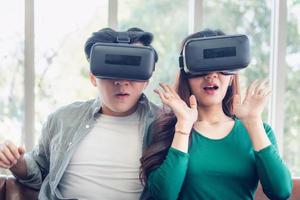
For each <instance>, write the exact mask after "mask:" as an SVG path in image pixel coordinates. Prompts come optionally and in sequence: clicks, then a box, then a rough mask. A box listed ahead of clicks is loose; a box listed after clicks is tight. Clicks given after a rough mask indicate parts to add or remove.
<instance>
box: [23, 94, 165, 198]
mask: <svg viewBox="0 0 300 200" xmlns="http://www.w3.org/2000/svg"><path fill="white" fill-rule="evenodd" d="M138 107H139V109H138V110H139V133H140V134H141V137H142V138H143V142H142V147H143V149H144V148H145V145H146V144H145V143H146V142H145V141H146V140H147V139H148V135H147V130H148V127H149V125H150V124H151V123H152V122H153V120H154V119H155V118H156V117H157V115H158V113H159V108H158V107H157V106H155V105H154V104H152V103H151V102H149V101H148V99H147V98H146V97H145V95H142V96H141V98H140V100H139V102H138ZM100 108H101V101H100V99H99V98H98V99H94V100H90V101H87V102H75V103H73V104H70V105H68V106H65V107H62V108H61V109H59V110H57V111H56V112H54V113H53V114H51V115H50V116H49V117H48V120H47V122H46V123H45V124H44V126H43V129H42V134H41V137H40V140H39V143H38V145H37V146H36V147H35V148H34V150H33V151H31V152H29V153H26V154H25V156H24V158H25V160H26V164H27V175H28V176H27V178H26V180H22V179H18V180H19V182H20V183H22V184H25V185H27V186H29V187H31V188H34V189H40V193H39V199H43V200H47V199H51V200H56V199H65V198H63V197H62V195H61V193H60V191H59V190H58V184H59V182H60V180H61V178H62V176H63V175H64V173H65V170H66V168H67V166H68V164H69V162H70V159H71V157H72V155H73V153H74V151H75V150H76V149H77V147H78V144H79V143H80V141H82V139H83V138H84V137H85V136H86V135H87V134H88V133H89V132H90V131H91V130H92V128H93V126H94V124H95V122H96V119H97V118H98V117H101V115H100V114H99V110H100ZM17 178H18V177H17ZM82 192H84V191H82Z"/></svg>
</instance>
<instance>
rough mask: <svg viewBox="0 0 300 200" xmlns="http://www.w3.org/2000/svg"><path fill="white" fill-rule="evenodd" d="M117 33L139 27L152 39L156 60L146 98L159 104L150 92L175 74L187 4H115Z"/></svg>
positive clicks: (177, 0)
mask: <svg viewBox="0 0 300 200" xmlns="http://www.w3.org/2000/svg"><path fill="white" fill-rule="evenodd" d="M118 14H119V29H120V30H127V29H128V28H130V27H139V28H142V29H143V30H144V31H148V32H152V33H153V35H154V41H153V47H154V48H155V49H156V51H157V52H158V55H159V58H158V63H157V64H156V69H155V72H154V74H153V77H152V80H151V81H150V85H149V86H148V88H147V90H146V94H147V95H148V96H149V98H151V100H153V101H154V102H156V103H160V100H159V98H158V96H157V95H156V94H155V93H154V92H153V89H154V88H157V87H158V83H159V82H166V83H172V82H171V81H173V79H174V76H175V75H176V73H177V72H178V71H179V66H178V55H179V49H180V45H181V41H182V40H183V39H184V38H185V37H186V36H187V35H188V23H187V21H188V1H186V0H162V1H155V0H142V1H141V0H122V1H119V13H118Z"/></svg>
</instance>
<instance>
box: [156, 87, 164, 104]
mask: <svg viewBox="0 0 300 200" xmlns="http://www.w3.org/2000/svg"><path fill="white" fill-rule="evenodd" d="M154 92H155V93H156V94H158V95H159V97H160V99H161V100H162V101H163V102H165V101H166V98H165V96H164V94H163V92H162V91H160V90H158V89H155V90H154Z"/></svg>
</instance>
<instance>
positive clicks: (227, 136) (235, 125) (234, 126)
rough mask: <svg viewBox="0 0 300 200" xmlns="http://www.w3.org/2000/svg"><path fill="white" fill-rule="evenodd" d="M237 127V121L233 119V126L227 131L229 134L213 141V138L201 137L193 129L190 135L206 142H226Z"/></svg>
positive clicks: (201, 135) (200, 134)
mask: <svg viewBox="0 0 300 200" xmlns="http://www.w3.org/2000/svg"><path fill="white" fill-rule="evenodd" d="M237 126H238V120H237V119H235V118H234V125H233V127H232V129H231V130H230V131H229V133H228V134H227V135H225V136H224V137H222V138H218V139H213V138H210V137H207V136H205V135H203V134H202V133H201V132H199V131H197V130H196V129H194V128H193V129H192V134H193V135H195V136H197V137H201V138H204V139H206V140H209V141H215V142H217V141H223V140H226V139H227V138H229V137H231V135H232V134H233V133H234V132H235V130H236V129H237Z"/></svg>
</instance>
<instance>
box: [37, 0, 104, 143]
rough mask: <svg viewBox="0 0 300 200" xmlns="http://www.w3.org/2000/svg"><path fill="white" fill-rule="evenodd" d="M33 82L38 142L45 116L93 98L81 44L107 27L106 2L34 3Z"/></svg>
mask: <svg viewBox="0 0 300 200" xmlns="http://www.w3.org/2000/svg"><path fill="white" fill-rule="evenodd" d="M35 3H36V5H35V12H36V13H35V27H36V31H35V33H36V34H35V35H36V38H35V44H36V51H35V56H36V57H35V71H36V75H35V78H36V80H35V83H36V102H35V111H36V123H35V129H36V134H37V136H36V137H35V138H36V139H38V135H39V134H40V131H41V128H42V124H43V123H44V122H45V120H46V117H47V116H48V115H49V114H50V113H52V112H53V111H55V110H56V109H57V108H59V107H61V106H63V105H66V104H69V103H72V102H74V101H78V100H87V99H91V98H94V97H96V91H95V90H94V87H92V86H91V84H90V82H89V80H88V72H89V63H88V62H87V60H86V58H85V54H84V44H85V41H86V40H87V39H88V38H89V37H90V36H91V34H92V33H93V32H95V31H98V30H100V29H101V28H104V27H106V26H107V16H108V14H107V10H108V9H107V8H108V5H107V1H106V0H103V1H98V0H91V1H89V2H86V1H78V2H77V1H71V0H66V1H59V0H53V1H46V0H40V1H35Z"/></svg>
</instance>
